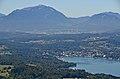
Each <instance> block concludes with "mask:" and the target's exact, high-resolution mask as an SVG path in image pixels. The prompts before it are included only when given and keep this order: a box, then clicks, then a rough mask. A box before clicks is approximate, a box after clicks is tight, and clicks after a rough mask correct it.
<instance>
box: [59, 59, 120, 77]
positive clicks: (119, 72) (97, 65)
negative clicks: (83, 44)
mask: <svg viewBox="0 0 120 79" xmlns="http://www.w3.org/2000/svg"><path fill="white" fill-rule="evenodd" d="M61 59H62V60H63V61H67V62H73V63H76V67H72V69H84V70H86V71H87V72H90V73H93V74H96V73H105V74H111V75H114V76H118V77H120V61H117V60H107V59H103V58H92V57H63V58H61Z"/></svg>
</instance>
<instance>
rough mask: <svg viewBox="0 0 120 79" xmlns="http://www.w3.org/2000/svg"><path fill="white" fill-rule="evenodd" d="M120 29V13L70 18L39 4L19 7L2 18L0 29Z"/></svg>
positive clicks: (33, 30) (94, 30)
mask: <svg viewBox="0 0 120 79" xmlns="http://www.w3.org/2000/svg"><path fill="white" fill-rule="evenodd" d="M116 29H120V14H118V13H113V12H104V13H99V14H95V15H93V16H85V17H79V18H68V17H66V16H65V15H64V14H63V13H61V12H59V11H57V10H55V9H54V8H52V7H49V6H44V5H38V6H34V7H27V8H23V9H17V10H15V11H13V12H12V13H10V14H9V15H7V16H4V17H1V18H0V31H22V32H26V31H29V32H61V31H71V30H75V31H76V30H77V31H81V32H106V31H111V30H116Z"/></svg>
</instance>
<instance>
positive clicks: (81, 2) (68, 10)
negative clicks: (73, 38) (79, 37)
mask: <svg viewBox="0 0 120 79" xmlns="http://www.w3.org/2000/svg"><path fill="white" fill-rule="evenodd" d="M37 5H47V6H51V7H53V8H55V9H56V10H58V11H60V12H62V13H64V14H65V15H66V16H68V17H81V16H90V15H93V14H97V13H101V12H110V11H111V12H118V13H120V9H119V8H120V0H0V13H3V14H9V13H11V12H12V11H13V10H15V9H22V8H25V7H31V6H37Z"/></svg>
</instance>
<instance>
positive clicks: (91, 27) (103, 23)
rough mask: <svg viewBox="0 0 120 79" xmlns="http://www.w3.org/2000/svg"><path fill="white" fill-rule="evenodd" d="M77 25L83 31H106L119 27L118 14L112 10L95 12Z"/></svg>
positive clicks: (119, 18) (119, 17)
mask: <svg viewBox="0 0 120 79" xmlns="http://www.w3.org/2000/svg"><path fill="white" fill-rule="evenodd" d="M77 26H79V28H80V29H83V30H84V31H92V32H106V31H111V30H116V29H120V14H118V13H113V12H103V13H99V14H95V15H93V16H91V17H90V18H89V19H88V20H87V21H85V22H83V23H80V24H78V25H77ZM80 26H81V27H80Z"/></svg>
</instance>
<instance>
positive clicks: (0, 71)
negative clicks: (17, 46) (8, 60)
mask: <svg viewBox="0 0 120 79" xmlns="http://www.w3.org/2000/svg"><path fill="white" fill-rule="evenodd" d="M12 68H13V66H12V65H0V76H4V77H9V72H10V71H11V69H12Z"/></svg>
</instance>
